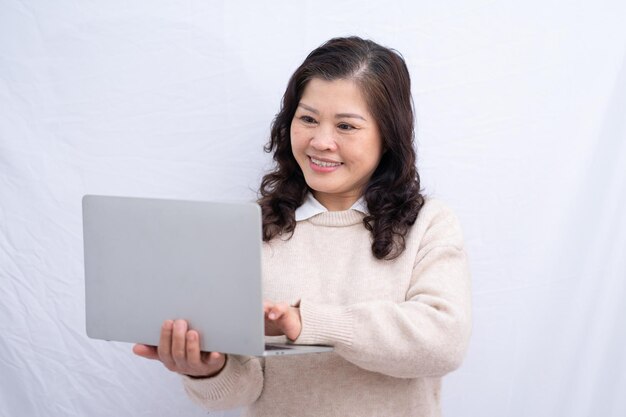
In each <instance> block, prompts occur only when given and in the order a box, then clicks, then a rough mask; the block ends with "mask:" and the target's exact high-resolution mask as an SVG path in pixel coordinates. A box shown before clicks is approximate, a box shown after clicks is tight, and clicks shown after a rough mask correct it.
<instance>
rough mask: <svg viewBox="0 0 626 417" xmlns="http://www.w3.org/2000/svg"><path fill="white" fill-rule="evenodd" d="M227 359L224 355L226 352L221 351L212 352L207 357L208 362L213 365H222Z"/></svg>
mask: <svg viewBox="0 0 626 417" xmlns="http://www.w3.org/2000/svg"><path fill="white" fill-rule="evenodd" d="M225 359H226V358H225V357H224V354H222V353H219V352H211V353H210V354H209V356H208V357H207V359H206V362H207V363H208V364H209V365H212V366H215V365H222V363H223V360H225Z"/></svg>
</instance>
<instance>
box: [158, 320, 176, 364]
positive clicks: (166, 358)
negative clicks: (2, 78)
mask: <svg viewBox="0 0 626 417" xmlns="http://www.w3.org/2000/svg"><path fill="white" fill-rule="evenodd" d="M173 327H174V322H173V321H172V320H165V321H164V322H163V326H161V338H160V339H159V347H158V348H157V352H158V354H159V360H160V361H161V362H163V365H165V367H166V368H167V369H169V370H174V367H175V364H174V359H173V358H172V331H173Z"/></svg>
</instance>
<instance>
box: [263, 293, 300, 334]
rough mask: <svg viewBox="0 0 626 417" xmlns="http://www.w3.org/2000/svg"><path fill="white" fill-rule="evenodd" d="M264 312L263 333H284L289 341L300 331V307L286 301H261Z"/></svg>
mask: <svg viewBox="0 0 626 417" xmlns="http://www.w3.org/2000/svg"><path fill="white" fill-rule="evenodd" d="M263 312H264V313H265V335H266V336H282V335H285V336H287V338H288V339H289V340H291V341H293V340H296V339H297V338H298V336H300V332H301V331H302V321H301V319H300V309H299V308H298V307H292V306H290V305H289V304H287V303H275V302H273V301H268V300H266V301H263Z"/></svg>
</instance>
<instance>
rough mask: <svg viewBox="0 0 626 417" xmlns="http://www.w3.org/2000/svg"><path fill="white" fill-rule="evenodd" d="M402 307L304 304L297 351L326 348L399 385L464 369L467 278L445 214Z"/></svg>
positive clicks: (430, 235)
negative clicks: (308, 347) (396, 379)
mask: <svg viewBox="0 0 626 417" xmlns="http://www.w3.org/2000/svg"><path fill="white" fill-rule="evenodd" d="M418 246H419V249H418V251H417V254H416V257H415V261H414V263H413V269H412V273H411V280H410V285H409V288H408V290H407V292H406V299H405V301H404V302H401V303H396V302H392V301H384V300H380V301H370V302H362V303H356V304H352V305H343V306H341V305H328V304H318V303H315V302H313V301H310V300H307V299H302V300H301V301H300V315H301V317H302V332H301V333H300V336H299V337H298V339H296V340H295V342H294V343H298V344H327V345H332V346H334V347H335V352H336V353H337V354H339V355H341V356H342V357H343V358H345V359H346V360H348V361H350V362H352V363H354V364H355V365H357V366H359V367H361V368H363V369H366V370H369V371H373V372H379V373H382V374H386V375H390V376H394V377H399V378H417V377H437V376H442V375H444V374H446V373H448V372H450V371H453V370H454V369H456V368H457V367H458V366H459V365H460V364H461V362H462V360H463V356H464V354H465V351H466V349H467V346H468V342H469V336H470V333H471V308H470V277H469V268H468V262H467V257H466V254H465V251H464V249H463V240H462V234H461V230H460V227H459V224H458V221H457V219H456V217H455V216H454V215H453V214H452V213H451V212H450V211H449V210H447V211H444V212H443V213H439V214H438V215H437V216H433V219H432V220H431V222H430V224H429V225H428V227H426V228H425V231H424V232H423V234H422V236H421V239H420V244H419V245H418Z"/></svg>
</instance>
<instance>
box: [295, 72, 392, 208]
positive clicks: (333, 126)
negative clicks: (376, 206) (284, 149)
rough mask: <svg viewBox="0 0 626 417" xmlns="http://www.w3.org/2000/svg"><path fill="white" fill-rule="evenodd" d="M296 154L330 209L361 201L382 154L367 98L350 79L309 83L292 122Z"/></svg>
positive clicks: (317, 195) (317, 191) (307, 180)
mask: <svg viewBox="0 0 626 417" xmlns="http://www.w3.org/2000/svg"><path fill="white" fill-rule="evenodd" d="M291 149H292V151H293V156H294V157H295V159H296V161H297V162H298V165H299V166H300V169H302V172H303V174H304V179H305V180H306V183H307V185H308V186H309V187H310V188H311V189H312V190H313V195H314V196H315V198H316V199H317V200H318V201H319V202H320V203H322V205H324V206H325V207H326V208H327V209H328V210H331V211H336V210H347V209H348V208H350V207H351V206H352V204H354V203H355V202H356V200H358V199H359V197H360V196H361V194H362V193H363V191H364V189H365V186H366V185H367V183H368V181H369V179H370V178H371V176H372V174H373V173H374V171H375V170H376V167H377V166H378V163H379V162H380V158H381V156H382V153H383V143H382V139H381V137H380V133H379V131H378V126H377V125H376V121H375V120H374V117H373V116H372V115H371V114H370V112H369V109H368V106H367V103H366V101H365V97H363V95H362V94H361V91H360V89H359V88H358V86H357V85H356V84H355V83H354V82H353V81H351V80H345V79H338V80H333V81H325V80H322V79H319V78H313V79H312V80H310V81H309V82H308V83H307V85H306V87H305V88H304V91H303V93H302V98H301V99H300V102H299V104H298V108H297V109H296V113H295V115H294V117H293V120H292V121H291Z"/></svg>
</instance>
